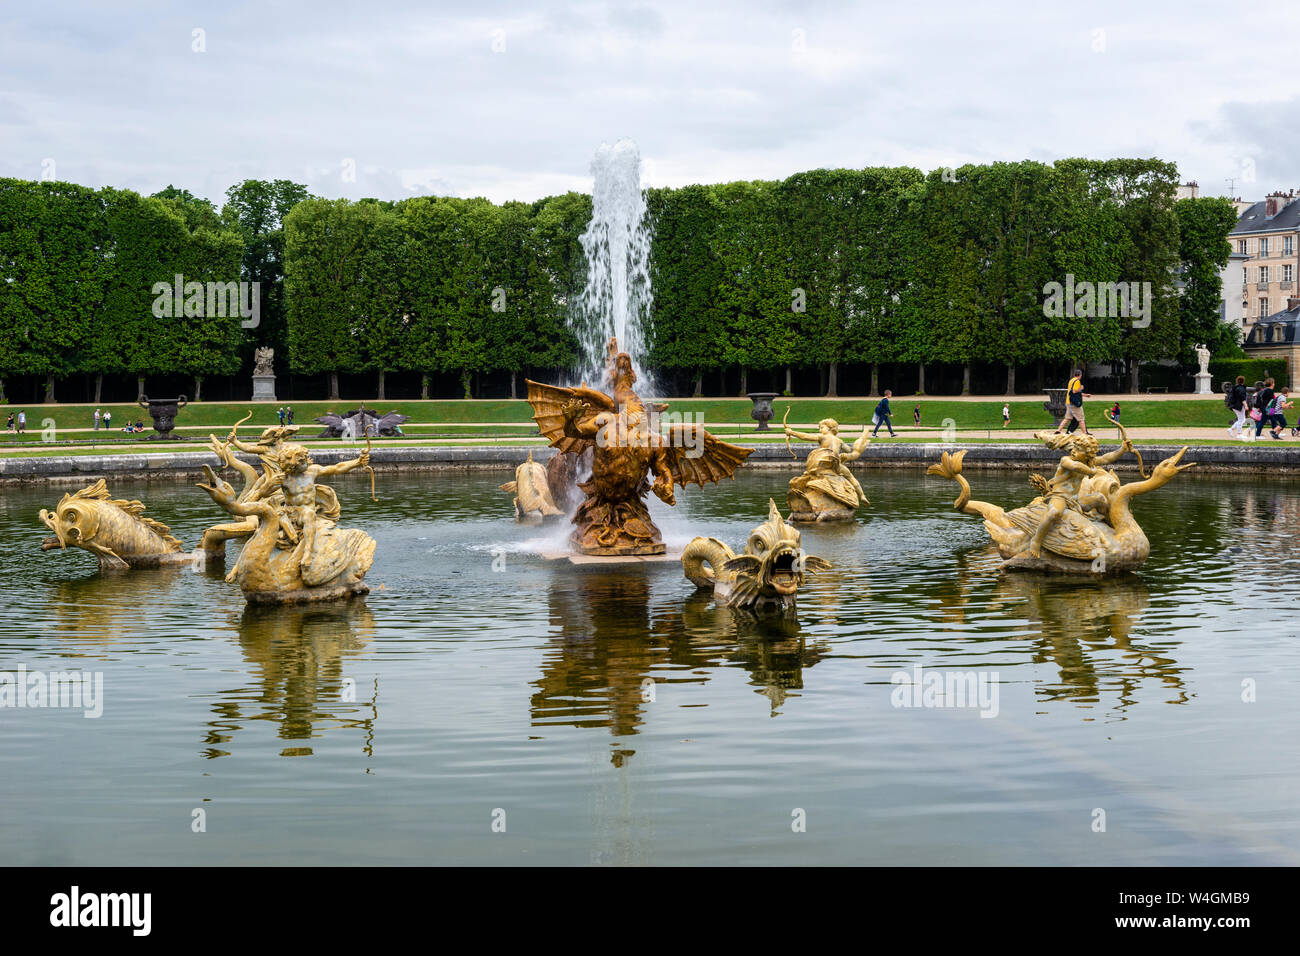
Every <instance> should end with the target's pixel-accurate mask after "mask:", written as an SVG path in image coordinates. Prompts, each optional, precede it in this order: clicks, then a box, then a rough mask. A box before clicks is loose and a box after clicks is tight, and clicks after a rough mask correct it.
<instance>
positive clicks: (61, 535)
mask: <svg viewBox="0 0 1300 956" xmlns="http://www.w3.org/2000/svg"><path fill="white" fill-rule="evenodd" d="M41 521H42V522H44V524H45V527H47V528H49V529H50V530H51V531H53V532H54V537H53V538H46V539H45V540H44V541H42V542H41V550H42V551H53V550H54V549H55V548H66V547H67V546H68V537H67V535H68V533H67V531H65V530H64V528H63V525H62V524H61V523H60V522H59V519H58V518H57V517H56V516H55V515H52V514H50V512H48V511H46V510H45V509H44V508H42V509H41Z"/></svg>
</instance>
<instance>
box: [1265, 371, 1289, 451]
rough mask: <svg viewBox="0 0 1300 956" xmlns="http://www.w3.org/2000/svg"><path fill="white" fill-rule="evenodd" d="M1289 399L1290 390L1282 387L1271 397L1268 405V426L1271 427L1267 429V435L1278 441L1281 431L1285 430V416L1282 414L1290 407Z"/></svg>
mask: <svg viewBox="0 0 1300 956" xmlns="http://www.w3.org/2000/svg"><path fill="white" fill-rule="evenodd" d="M1290 397H1291V389H1290V388H1287V387H1286V386H1285V385H1284V386H1283V387H1282V389H1281V390H1280V391H1278V393H1277V394H1276V395H1274V396H1273V401H1272V403H1271V404H1270V405H1269V410H1268V420H1269V424H1270V425H1272V426H1273V427H1272V428H1270V429H1269V434H1271V435H1272V436H1273V437H1274V438H1276V439H1277V440H1278V441H1281V440H1282V429H1284V428H1286V415H1284V414H1283V412H1285V411H1286V409H1288V408H1290V407H1291V402H1290V401H1288V399H1290Z"/></svg>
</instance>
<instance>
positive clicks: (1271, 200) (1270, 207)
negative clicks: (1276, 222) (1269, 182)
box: [1264, 189, 1286, 219]
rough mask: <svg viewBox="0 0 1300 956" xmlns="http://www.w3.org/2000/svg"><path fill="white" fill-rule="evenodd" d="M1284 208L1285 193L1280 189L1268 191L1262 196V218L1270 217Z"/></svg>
mask: <svg viewBox="0 0 1300 956" xmlns="http://www.w3.org/2000/svg"><path fill="white" fill-rule="evenodd" d="M1285 208H1286V193H1284V192H1282V190H1280V189H1279V190H1278V191H1277V192H1272V193H1269V194H1268V195H1267V196H1266V197H1264V218H1265V219H1272V218H1273V217H1274V216H1276V215H1277V214H1278V213H1280V212H1281V211H1282V210H1283V209H1285Z"/></svg>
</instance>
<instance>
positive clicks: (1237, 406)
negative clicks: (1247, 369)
mask: <svg viewBox="0 0 1300 956" xmlns="http://www.w3.org/2000/svg"><path fill="white" fill-rule="evenodd" d="M1249 397H1250V393H1249V391H1247V389H1246V376H1244V375H1238V376H1237V382H1236V384H1235V385H1233V386H1232V388H1230V389H1228V391H1227V392H1226V393H1225V394H1224V396H1223V404H1224V405H1226V406H1227V407H1228V411H1230V412H1232V413H1233V414H1234V415H1236V416H1237V420H1236V421H1235V422H1233V423H1232V424H1231V425H1229V426H1228V434H1229V435H1231V436H1232V437H1233V438H1240V437H1241V427H1242V426H1243V425H1245V424H1246V402H1247V399H1248V398H1249Z"/></svg>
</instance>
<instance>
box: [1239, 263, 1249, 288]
mask: <svg viewBox="0 0 1300 956" xmlns="http://www.w3.org/2000/svg"><path fill="white" fill-rule="evenodd" d="M1241 284H1242V285H1249V284H1250V270H1249V269H1247V268H1246V267H1245V266H1242V267H1241Z"/></svg>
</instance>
